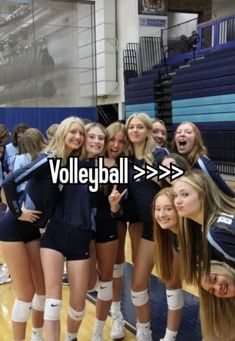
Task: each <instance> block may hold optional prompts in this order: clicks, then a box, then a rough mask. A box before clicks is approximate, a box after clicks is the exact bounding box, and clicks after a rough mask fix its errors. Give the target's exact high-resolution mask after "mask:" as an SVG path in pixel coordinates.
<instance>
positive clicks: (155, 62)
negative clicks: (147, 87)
mask: <svg viewBox="0 0 235 341" xmlns="http://www.w3.org/2000/svg"><path fill="white" fill-rule="evenodd" d="M160 64H161V38H160V37H141V38H140V40H139V43H128V44H127V45H126V49H125V50H124V51H123V69H124V79H125V83H128V79H129V78H132V77H139V76H142V74H143V72H146V71H149V70H152V69H154V68H156V67H158V66H159V65H160Z"/></svg>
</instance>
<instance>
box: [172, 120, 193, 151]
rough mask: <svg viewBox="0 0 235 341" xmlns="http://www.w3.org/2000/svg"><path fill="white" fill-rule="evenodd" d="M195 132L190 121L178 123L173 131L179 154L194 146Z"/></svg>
mask: <svg viewBox="0 0 235 341" xmlns="http://www.w3.org/2000/svg"><path fill="white" fill-rule="evenodd" d="M195 139H196V134H195V132H194V130H193V126H192V125H191V124H190V123H182V124H180V125H179V126H178V127H177V129H176V133H175V144H176V147H177V150H178V153H179V154H183V155H184V154H188V153H190V152H191V150H192V149H193V147H194V144H195Z"/></svg>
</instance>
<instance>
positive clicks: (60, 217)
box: [49, 184, 94, 230]
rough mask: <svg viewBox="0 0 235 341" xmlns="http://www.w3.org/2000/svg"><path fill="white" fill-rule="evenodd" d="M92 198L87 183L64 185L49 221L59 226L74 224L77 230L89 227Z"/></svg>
mask: <svg viewBox="0 0 235 341" xmlns="http://www.w3.org/2000/svg"><path fill="white" fill-rule="evenodd" d="M93 198H94V195H93V194H92V193H90V192H89V190H88V185H87V184H86V185H84V184H66V185H64V186H63V190H62V191H61V195H60V197H59V200H58V202H57V205H56V209H55V212H54V214H53V216H52V217H51V221H54V222H55V221H56V222H57V223H58V225H59V226H64V227H65V226H74V228H75V229H77V230H86V229H91V227H92V223H91V210H92V206H93ZM49 225H50V224H49Z"/></svg>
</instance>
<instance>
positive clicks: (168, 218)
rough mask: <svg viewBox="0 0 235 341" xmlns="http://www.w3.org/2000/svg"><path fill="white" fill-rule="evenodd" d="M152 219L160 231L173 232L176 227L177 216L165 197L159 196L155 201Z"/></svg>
mask: <svg viewBox="0 0 235 341" xmlns="http://www.w3.org/2000/svg"><path fill="white" fill-rule="evenodd" d="M154 217H155V219H156V221H157V223H158V225H159V226H160V227H161V228H162V229H164V230H165V229H171V230H175V228H176V227H177V226H178V214H177V212H176V210H175V208H174V206H173V205H172V203H171V201H170V199H169V198H168V197H167V196H166V195H159V197H157V199H156V201H155V206H154Z"/></svg>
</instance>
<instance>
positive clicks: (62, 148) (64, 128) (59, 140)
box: [45, 116, 85, 166]
mask: <svg viewBox="0 0 235 341" xmlns="http://www.w3.org/2000/svg"><path fill="white" fill-rule="evenodd" d="M73 123H78V124H79V125H80V126H81V128H82V130H83V133H84V137H85V127H84V124H83V122H82V120H81V119H80V118H79V117H77V116H70V117H67V118H65V119H64V120H63V121H62V122H61V123H60V124H59V126H58V128H57V130H56V132H55V135H54V136H53V138H52V140H51V142H50V143H49V145H48V146H47V147H46V149H45V151H46V152H51V153H53V154H54V155H55V156H56V157H58V158H61V159H62V166H64V165H65V164H66V162H67V157H68V155H66V144H65V137H66V135H67V133H68V132H69V130H70V128H71V125H72V124H73ZM83 145H84V144H83ZM82 148H83V146H82V147H81V148H79V150H74V151H73V152H72V153H71V155H70V156H80V155H81V151H82Z"/></svg>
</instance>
